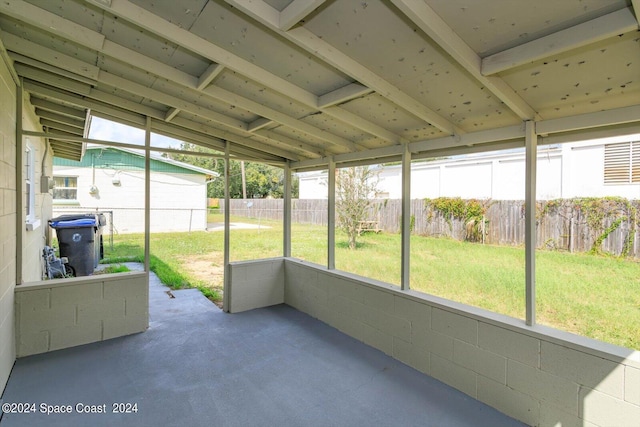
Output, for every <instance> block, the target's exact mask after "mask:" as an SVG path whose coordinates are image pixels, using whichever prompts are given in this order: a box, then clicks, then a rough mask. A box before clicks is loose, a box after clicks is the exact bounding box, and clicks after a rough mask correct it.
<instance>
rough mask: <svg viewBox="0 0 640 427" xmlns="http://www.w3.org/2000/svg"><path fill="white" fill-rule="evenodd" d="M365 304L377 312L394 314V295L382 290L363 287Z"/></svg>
mask: <svg viewBox="0 0 640 427" xmlns="http://www.w3.org/2000/svg"><path fill="white" fill-rule="evenodd" d="M363 292H364V304H365V305H366V306H368V307H373V308H375V309H376V310H379V311H383V312H385V313H388V314H393V307H394V304H393V294H391V293H389V292H385V291H382V290H378V289H374V288H370V287H367V286H363Z"/></svg>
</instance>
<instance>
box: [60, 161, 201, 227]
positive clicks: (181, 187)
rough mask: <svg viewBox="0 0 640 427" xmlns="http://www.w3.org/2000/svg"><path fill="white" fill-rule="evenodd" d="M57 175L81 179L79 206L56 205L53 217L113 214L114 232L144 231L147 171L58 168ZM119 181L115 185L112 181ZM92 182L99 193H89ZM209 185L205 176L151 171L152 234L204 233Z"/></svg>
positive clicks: (79, 180)
mask: <svg viewBox="0 0 640 427" xmlns="http://www.w3.org/2000/svg"><path fill="white" fill-rule="evenodd" d="M55 175H56V176H76V177H78V200H77V202H78V203H77V204H69V203H65V204H61V203H59V202H57V201H56V202H55V203H54V214H55V215H56V216H57V215H62V214H64V213H68V211H72V212H90V211H94V210H96V209H97V210H100V211H113V223H114V233H142V232H144V172H142V171H140V172H139V171H128V170H123V171H121V172H120V173H117V175H116V173H115V171H114V170H112V169H104V168H96V169H95V180H94V177H93V171H92V169H91V168H86V167H67V166H56V168H55ZM116 176H117V178H118V179H119V180H120V185H119V186H117V185H114V184H113V179H114V177H116ZM92 183H94V184H93V185H95V186H96V187H97V188H98V192H97V193H95V194H90V192H89V188H90V187H91V185H92ZM206 227H207V184H206V183H205V175H201V174H175V173H160V172H151V231H152V232H168V231H189V230H192V231H193V230H205V229H206Z"/></svg>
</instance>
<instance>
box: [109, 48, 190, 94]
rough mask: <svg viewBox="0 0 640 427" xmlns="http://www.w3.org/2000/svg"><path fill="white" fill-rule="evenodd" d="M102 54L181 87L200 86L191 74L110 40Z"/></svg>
mask: <svg viewBox="0 0 640 427" xmlns="http://www.w3.org/2000/svg"><path fill="white" fill-rule="evenodd" d="M100 52H101V53H102V54H104V55H106V56H108V57H110V58H112V59H115V60H117V61H119V62H122V63H124V64H127V65H130V66H132V67H135V68H138V69H140V70H144V71H145V72H147V73H151V74H155V75H157V76H160V77H162V78H165V79H167V80H169V81H172V82H175V83H177V84H179V85H181V86H185V87H191V88H193V87H196V85H197V84H198V79H197V78H196V77H194V76H192V75H191V74H187V73H185V72H184V71H180V70H178V69H177V68H174V67H171V66H168V65H167V64H165V63H163V62H160V61H158V60H155V59H153V58H150V57H148V56H145V55H142V54H140V53H139V52H136V51H135V50H131V49H129V48H126V47H124V46H122V45H119V44H117V43H114V42H112V41H110V40H105V42H104V47H103V48H102V49H101V50H100Z"/></svg>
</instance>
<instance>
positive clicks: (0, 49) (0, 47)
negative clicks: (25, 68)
mask: <svg viewBox="0 0 640 427" xmlns="http://www.w3.org/2000/svg"><path fill="white" fill-rule="evenodd" d="M3 38H4V33H3V32H2V31H0V59H2V61H3V62H4V64H5V65H6V66H7V70H9V74H11V78H12V79H13V83H14V84H15V85H16V86H19V85H20V77H18V73H16V70H14V69H13V59H11V57H10V56H9V52H7V49H6V48H5V46H4V43H3V42H2V40H3Z"/></svg>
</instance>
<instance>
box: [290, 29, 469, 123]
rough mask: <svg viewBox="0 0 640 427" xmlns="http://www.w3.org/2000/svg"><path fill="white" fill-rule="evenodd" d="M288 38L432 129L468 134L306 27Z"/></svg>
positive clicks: (293, 32)
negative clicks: (432, 127)
mask: <svg viewBox="0 0 640 427" xmlns="http://www.w3.org/2000/svg"><path fill="white" fill-rule="evenodd" d="M286 37H287V38H288V39H289V40H291V41H293V42H295V43H296V44H297V45H298V46H300V47H302V48H304V49H306V50H307V51H309V52H311V53H313V54H314V55H315V56H317V57H318V58H320V59H322V60H323V61H325V62H327V63H328V64H330V65H332V66H333V67H335V68H337V69H338V70H340V71H342V72H343V73H345V74H347V75H349V76H351V77H353V78H355V79H356V80H358V81H359V82H362V83H363V84H365V85H366V86H368V87H370V88H371V89H373V90H375V91H376V92H377V93H379V94H380V95H382V96H384V97H385V98H387V99H389V100H390V101H392V102H394V103H395V104H397V105H398V106H400V107H402V108H404V109H405V110H407V111H408V112H409V113H411V114H413V115H414V116H416V117H418V118H420V119H422V120H424V121H426V122H427V123H429V124H430V125H432V126H434V127H436V128H438V129H440V130H441V131H443V132H446V133H448V134H451V135H453V134H456V135H461V134H463V133H464V131H463V130H462V129H460V128H458V127H457V126H456V125H454V124H453V123H452V122H450V121H449V120H447V119H445V118H444V117H442V116H440V115H439V114H438V113H436V112H435V111H433V110H431V109H430V108H428V107H427V106H425V105H424V104H422V103H420V102H418V101H416V100H415V99H414V98H412V97H411V96H409V95H407V94H406V93H404V92H402V91H401V90H399V89H398V88H397V87H395V86H394V85H392V84H391V83H389V82H387V81H386V80H384V79H383V78H382V77H380V76H378V75H377V74H375V73H374V72H373V71H371V70H369V69H368V68H366V67H365V66H363V65H362V64H360V63H358V62H357V61H355V60H354V59H353V58H351V57H349V56H348V55H345V54H344V53H342V52H340V51H338V50H337V49H335V48H334V47H333V46H331V45H330V44H329V43H327V42H326V41H324V40H322V39H321V38H320V37H318V36H316V35H315V34H313V33H312V32H311V31H309V30H307V29H306V28H303V27H296V28H294V29H292V30H289V31H287V32H286Z"/></svg>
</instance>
